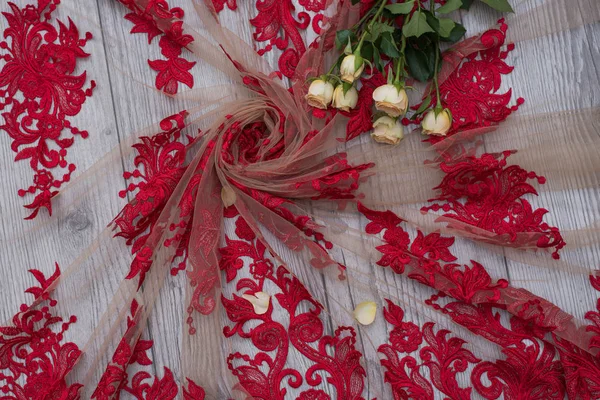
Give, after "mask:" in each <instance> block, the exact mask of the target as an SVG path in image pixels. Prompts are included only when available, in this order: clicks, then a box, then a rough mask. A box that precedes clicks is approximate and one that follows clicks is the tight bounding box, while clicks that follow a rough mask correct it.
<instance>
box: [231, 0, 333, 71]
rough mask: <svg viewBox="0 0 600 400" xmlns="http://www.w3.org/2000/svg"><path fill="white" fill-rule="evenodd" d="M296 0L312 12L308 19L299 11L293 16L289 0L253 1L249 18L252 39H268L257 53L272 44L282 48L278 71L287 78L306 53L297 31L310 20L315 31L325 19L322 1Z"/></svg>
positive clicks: (302, 40)
mask: <svg viewBox="0 0 600 400" xmlns="http://www.w3.org/2000/svg"><path fill="white" fill-rule="evenodd" d="M219 1H220V0H219ZM299 2H300V5H301V6H303V7H304V8H305V9H306V10H307V11H311V12H313V13H315V15H314V16H313V17H312V18H311V15H310V14H309V13H308V12H306V11H301V12H298V13H297V15H296V17H294V11H295V7H294V4H293V1H292V0H264V1H262V0H261V1H257V2H256V9H257V11H258V15H256V17H254V18H252V19H251V20H250V23H251V24H252V25H253V26H254V27H255V32H254V40H256V41H257V42H268V44H267V45H266V46H265V47H264V48H262V49H260V50H258V54H259V55H261V56H262V55H264V54H266V53H267V52H269V51H271V50H272V49H273V46H275V47H276V48H277V49H279V50H281V51H283V53H282V54H281V56H280V57H279V61H278V65H279V70H280V72H281V73H282V74H283V75H284V76H286V77H288V78H291V77H293V76H294V71H295V70H296V66H297V65H298V61H300V58H301V57H302V55H303V54H304V53H305V52H306V45H305V44H304V39H303V38H302V36H301V35H300V31H304V30H306V29H307V28H308V27H309V26H310V25H311V19H312V29H313V30H314V32H315V33H317V34H319V33H320V31H321V27H320V25H321V24H322V22H323V20H324V18H325V17H324V15H323V14H321V12H322V11H323V10H325V5H326V1H325V0H300V1H299ZM290 42H291V44H292V45H291V46H290Z"/></svg>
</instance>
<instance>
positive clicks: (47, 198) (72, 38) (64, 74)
mask: <svg viewBox="0 0 600 400" xmlns="http://www.w3.org/2000/svg"><path fill="white" fill-rule="evenodd" d="M59 3H60V1H59V0H52V1H51V0H38V1H37V4H29V5H27V6H25V7H23V8H19V7H18V6H17V5H15V4H13V3H8V5H9V7H10V10H11V11H10V12H4V13H2V15H3V16H4V18H5V19H6V21H7V22H8V28H6V30H5V31H4V38H5V39H6V40H5V41H2V42H0V49H2V55H1V56H0V57H1V59H2V60H4V66H3V68H2V71H0V97H2V100H0V110H5V112H3V113H2V117H3V118H4V124H2V125H1V126H0V129H2V130H3V131H5V132H6V133H7V134H8V135H9V136H10V138H11V139H12V144H11V149H12V150H13V151H14V152H15V153H17V154H16V156H15V161H20V160H27V161H28V162H29V165H30V166H31V169H32V170H33V173H34V176H33V184H32V185H31V186H29V187H28V188H23V189H20V190H19V192H18V194H19V196H21V197H25V196H28V195H35V197H34V199H33V201H32V202H31V203H29V204H27V205H25V208H27V209H28V210H30V211H31V214H30V215H29V216H28V217H27V218H26V219H33V218H35V217H36V216H37V215H38V212H39V211H40V209H42V208H46V209H47V210H48V213H49V214H50V215H52V198H53V197H54V196H56V195H57V194H58V189H59V188H60V187H61V186H62V185H63V184H64V183H66V182H68V181H69V180H70V178H71V174H72V173H73V172H74V171H75V168H76V166H75V164H74V163H71V162H69V161H68V157H67V156H68V151H69V148H71V146H73V143H74V142H75V137H77V136H81V137H82V138H84V139H85V138H86V137H87V136H88V132H87V131H85V130H80V129H78V128H77V127H75V126H73V125H72V124H71V122H70V121H69V117H73V116H75V115H77V114H79V112H80V111H81V107H82V106H83V103H84V102H85V100H86V99H87V97H89V96H91V95H92V91H93V89H94V87H95V85H96V84H95V82H94V81H91V84H90V87H89V88H84V86H85V82H86V79H87V76H86V73H85V72H83V73H82V74H80V75H74V74H73V72H74V71H75V67H76V65H77V61H78V60H79V59H81V58H87V57H88V56H89V54H87V53H86V52H85V51H83V47H85V44H86V42H87V41H88V40H90V39H91V38H92V34H91V33H89V32H88V33H86V34H85V36H84V37H83V38H82V37H80V34H79V30H78V29H77V26H76V25H75V24H74V23H73V21H71V19H69V22H68V24H64V23H63V22H61V21H59V20H57V21H56V24H57V26H58V27H56V26H54V25H53V24H52V23H51V21H50V18H51V16H52V13H53V12H54V10H55V9H56V7H57V5H58V4H59Z"/></svg>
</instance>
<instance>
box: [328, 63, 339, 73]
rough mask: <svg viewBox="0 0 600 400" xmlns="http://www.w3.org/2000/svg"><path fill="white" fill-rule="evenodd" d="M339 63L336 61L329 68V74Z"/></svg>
mask: <svg viewBox="0 0 600 400" xmlns="http://www.w3.org/2000/svg"><path fill="white" fill-rule="evenodd" d="M336 65H337V62H334V63H333V64H332V65H331V68H329V71H327V75H331V74H332V73H333V70H334V69H335V66H336Z"/></svg>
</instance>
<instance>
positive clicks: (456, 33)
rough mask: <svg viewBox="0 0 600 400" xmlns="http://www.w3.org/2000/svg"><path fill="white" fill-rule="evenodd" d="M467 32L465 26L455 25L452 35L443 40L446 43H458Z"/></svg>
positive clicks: (456, 23)
mask: <svg viewBox="0 0 600 400" xmlns="http://www.w3.org/2000/svg"><path fill="white" fill-rule="evenodd" d="M466 32H467V30H466V29H465V27H464V26H462V25H461V24H459V23H458V22H455V23H454V28H453V29H452V31H451V32H450V35H449V36H448V37H447V38H442V39H443V40H444V41H445V42H450V43H456V42H458V41H459V40H460V39H462V37H463V36H464V35H465V33H466Z"/></svg>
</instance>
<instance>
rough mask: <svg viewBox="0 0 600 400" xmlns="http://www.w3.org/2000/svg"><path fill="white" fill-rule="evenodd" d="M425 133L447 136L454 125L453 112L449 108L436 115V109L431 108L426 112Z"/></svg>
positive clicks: (424, 120) (423, 125)
mask: <svg viewBox="0 0 600 400" xmlns="http://www.w3.org/2000/svg"><path fill="white" fill-rule="evenodd" d="M421 126H422V127H423V133H424V134H426V135H438V136H446V134H447V133H448V131H449V130H450V127H451V126H452V114H451V113H450V110H448V109H447V108H445V109H443V110H442V111H440V112H439V113H438V115H435V110H430V111H429V112H427V114H425V118H423V122H421Z"/></svg>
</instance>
